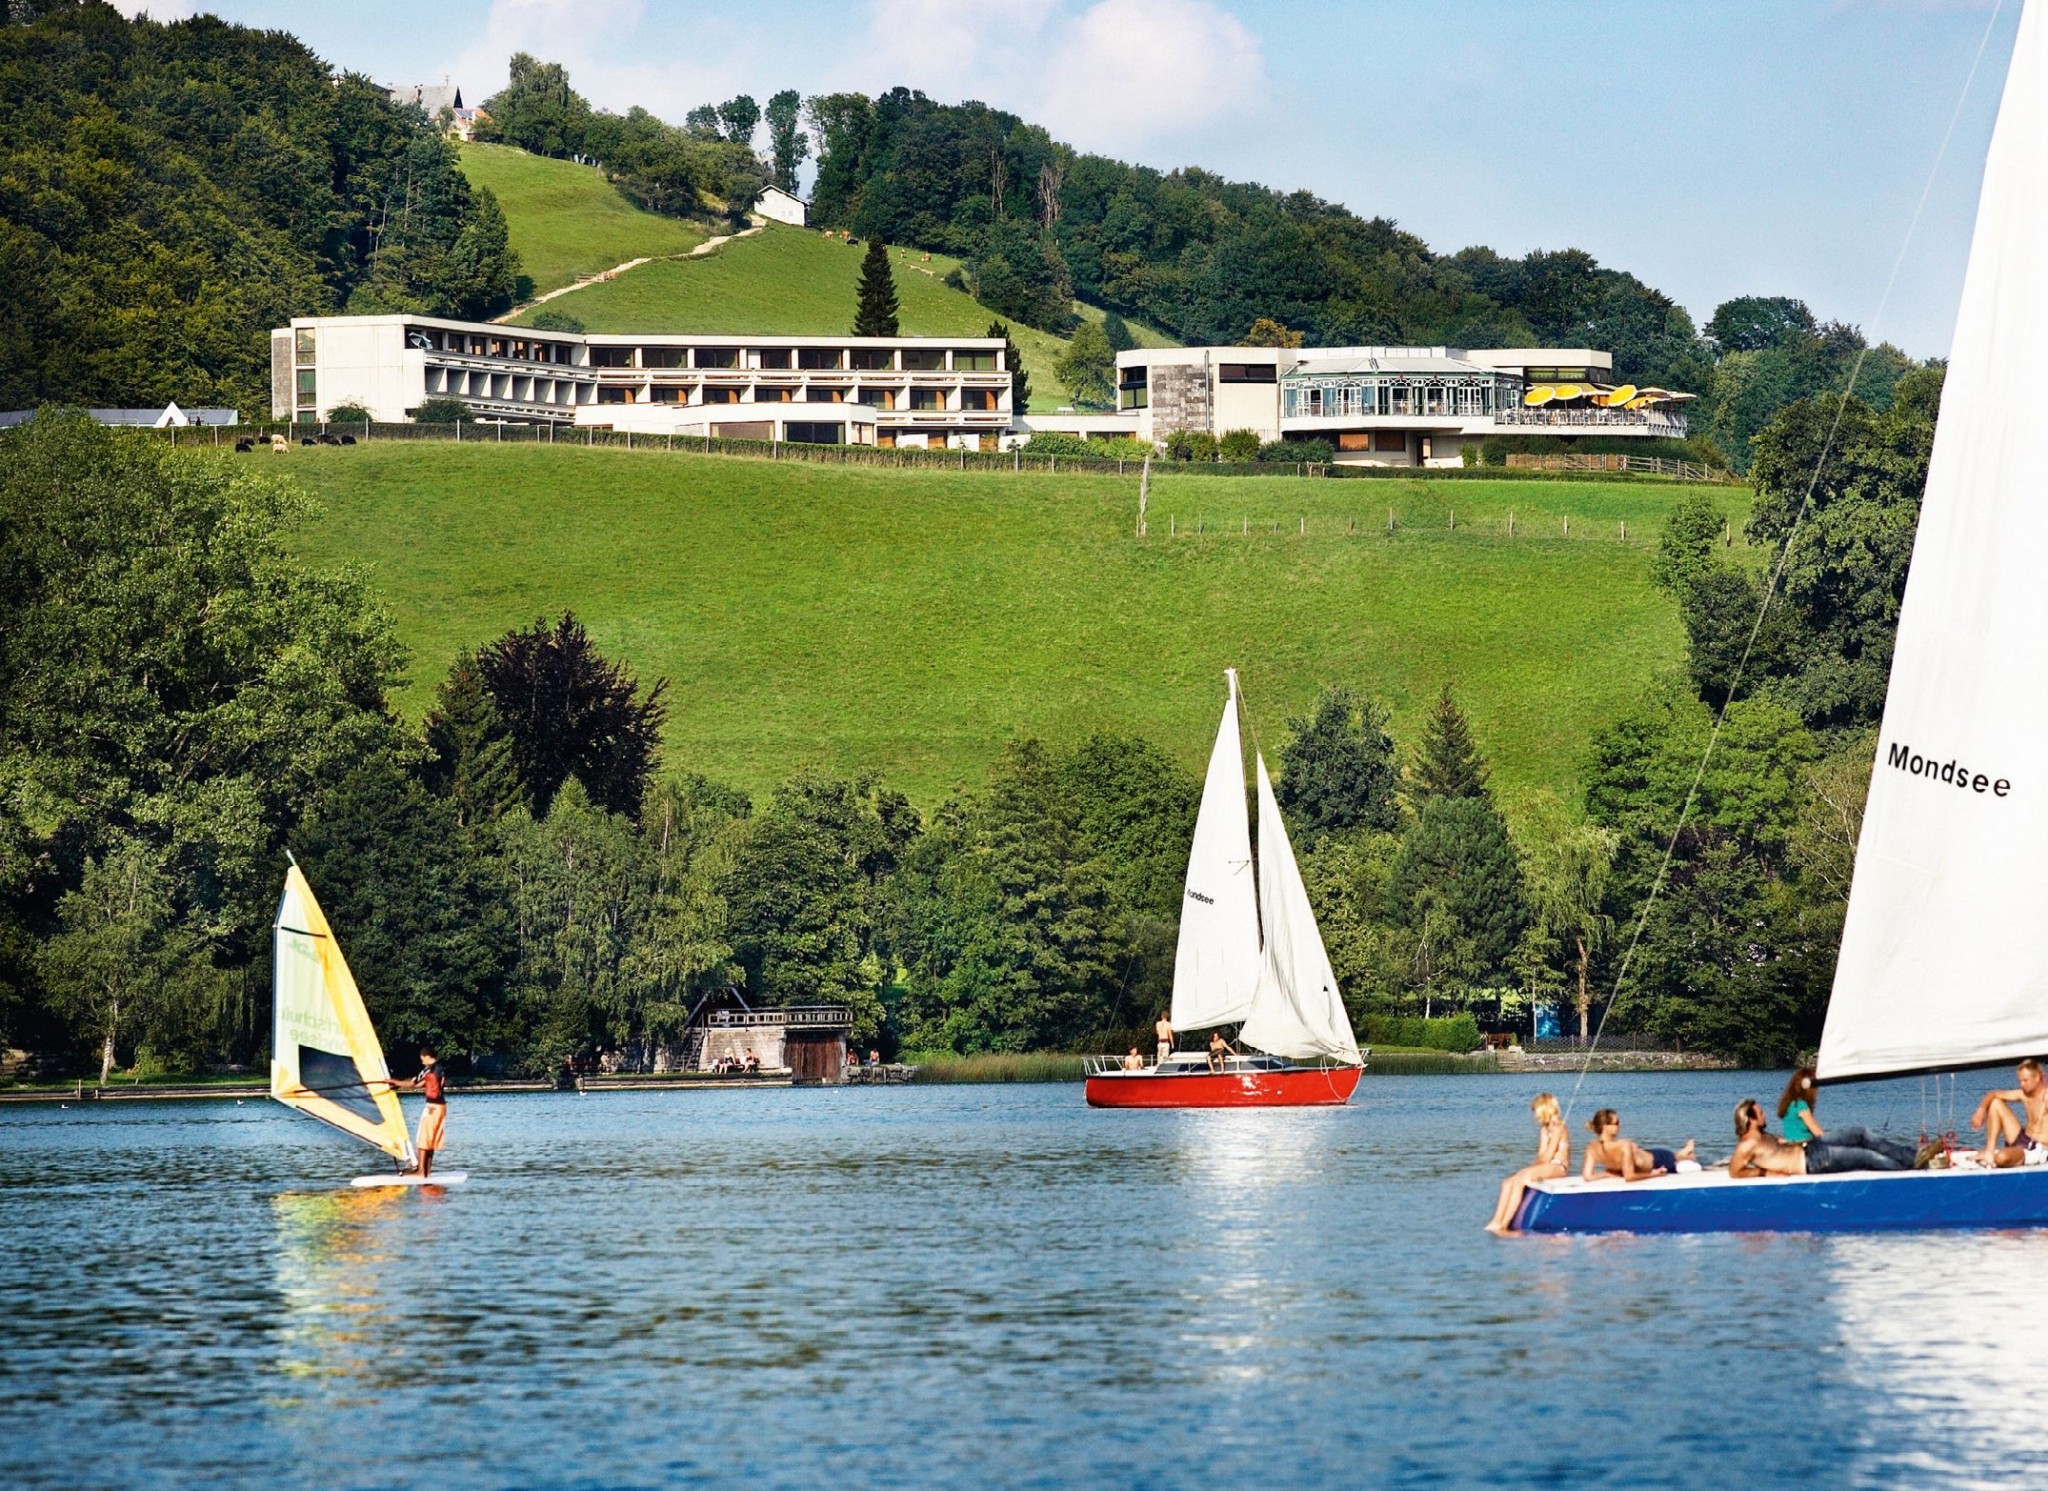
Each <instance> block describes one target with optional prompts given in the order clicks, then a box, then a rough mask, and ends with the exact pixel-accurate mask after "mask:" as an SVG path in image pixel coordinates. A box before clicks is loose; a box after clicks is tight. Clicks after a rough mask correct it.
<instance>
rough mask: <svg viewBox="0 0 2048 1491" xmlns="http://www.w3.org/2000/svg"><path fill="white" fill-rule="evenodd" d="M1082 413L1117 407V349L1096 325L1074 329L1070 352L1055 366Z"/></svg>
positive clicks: (1089, 322) (1080, 326) (1086, 325)
mask: <svg viewBox="0 0 2048 1491" xmlns="http://www.w3.org/2000/svg"><path fill="white" fill-rule="evenodd" d="M1053 371H1054V372H1055V373H1057V374H1058V375H1059V378H1060V381H1061V382H1062V383H1064V384H1066V385H1067V392H1068V393H1069V394H1070V395H1072V397H1073V400H1074V406H1075V407H1076V408H1078V409H1114V408H1115V407H1116V349H1115V348H1114V347H1112V346H1110V344H1109V338H1108V337H1107V336H1105V335H1103V331H1102V328H1101V327H1100V326H1097V325H1096V324H1095V323H1094V322H1092V321H1083V322H1082V323H1081V324H1080V325H1079V326H1077V327H1075V328H1074V335H1073V338H1072V340H1070V341H1069V342H1068V343H1067V349H1066V351H1065V352H1063V353H1062V354H1061V355H1060V359H1059V361H1058V362H1056V363H1054V364H1053Z"/></svg>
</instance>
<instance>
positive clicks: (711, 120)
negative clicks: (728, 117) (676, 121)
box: [683, 104, 725, 140]
mask: <svg viewBox="0 0 2048 1491" xmlns="http://www.w3.org/2000/svg"><path fill="white" fill-rule="evenodd" d="M683 128H684V129H685V130H686V131H687V132H688V133H689V134H691V135H692V136H694V137H695V138H697V139H699V140H722V139H724V138H725V130H724V128H723V126H721V125H720V124H719V122H718V105H717V104H699V105H697V107H696V108H694V109H692V110H690V112H689V113H687V114H685V115H684V116H683Z"/></svg>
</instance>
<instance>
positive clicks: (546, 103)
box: [477, 52, 590, 158]
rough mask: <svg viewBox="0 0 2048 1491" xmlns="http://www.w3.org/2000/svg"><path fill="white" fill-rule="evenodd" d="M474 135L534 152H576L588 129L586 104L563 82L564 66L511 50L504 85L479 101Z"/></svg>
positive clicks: (561, 154)
mask: <svg viewBox="0 0 2048 1491" xmlns="http://www.w3.org/2000/svg"><path fill="white" fill-rule="evenodd" d="M483 112H484V116H485V117H484V119H483V121H482V122H481V123H480V124H479V125H478V127H477V138H478V139H480V140H491V141H495V142H498V143H501V144H505V145H516V146H518V147H519V148H520V149H521V150H530V151H532V152H533V153H534V154H535V155H552V156H556V157H558V158H567V157H568V156H571V155H577V154H580V153H581V152H582V150H583V148H584V146H585V144H586V143H587V140H588V135H589V131H590V104H589V102H588V101H587V100H585V99H584V98H583V96H582V95H581V94H579V93H577V92H576V90H575V89H573V88H571V87H570V86H569V73H568V69H566V68H564V67H563V66H562V65H561V64H560V63H559V62H542V61H541V60H540V59H538V58H537V57H534V56H532V55H531V54H529V53H526V52H514V53H513V54H512V62H511V67H510V77H509V79H508V80H507V82H506V84H505V86H504V88H502V89H501V90H499V91H498V92H497V93H494V94H492V95H491V96H490V97H489V98H487V99H485V100H484V103H483Z"/></svg>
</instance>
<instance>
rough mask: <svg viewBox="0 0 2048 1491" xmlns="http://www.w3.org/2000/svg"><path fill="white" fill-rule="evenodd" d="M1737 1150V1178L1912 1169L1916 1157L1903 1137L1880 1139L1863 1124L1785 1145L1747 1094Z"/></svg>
mask: <svg viewBox="0 0 2048 1491" xmlns="http://www.w3.org/2000/svg"><path fill="white" fill-rule="evenodd" d="M1735 1141H1736V1142H1735V1153H1734V1154H1732V1155H1730V1156H1729V1157H1728V1173H1729V1174H1730V1175H1731V1176H1733V1177H1735V1178H1736V1179H1738V1180H1742V1179H1747V1178H1749V1177H1751V1176H1757V1175H1833V1174H1836V1173H1837V1172H1839V1171H1843V1170H1911V1169H1912V1168H1914V1164H1915V1161H1916V1160H1917V1158H1918V1156H1917V1154H1916V1152H1915V1151H1914V1148H1913V1146H1912V1145H1910V1144H1908V1143H1906V1142H1905V1141H1904V1140H1902V1139H1880V1138H1878V1137H1876V1136H1875V1135H1873V1134H1870V1133H1868V1132H1866V1131H1865V1130H1863V1129H1860V1128H1842V1129H1836V1130H1835V1131H1834V1133H1833V1134H1831V1135H1830V1136H1829V1137H1828V1138H1825V1139H1808V1140H1806V1141H1805V1142H1804V1143H1802V1144H1787V1143H1786V1142H1785V1141H1784V1140H1782V1139H1780V1138H1778V1137H1777V1136H1776V1135H1775V1134H1773V1133H1772V1132H1771V1130H1770V1126H1769V1124H1768V1123H1766V1122H1765V1120H1764V1110H1763V1105H1762V1104H1761V1103H1759V1102H1758V1101H1757V1100H1756V1099H1755V1098H1744V1099H1743V1100H1742V1101H1741V1102H1739V1103H1737V1104H1736V1105H1735Z"/></svg>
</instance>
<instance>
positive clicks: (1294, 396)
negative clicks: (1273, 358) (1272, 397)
mask: <svg viewBox="0 0 2048 1491" xmlns="http://www.w3.org/2000/svg"><path fill="white" fill-rule="evenodd" d="M1497 386H1498V385H1497V383H1496V380H1494V379H1492V378H1467V379H1457V380H1451V381H1445V380H1432V381H1427V382H1420V381H1408V380H1405V379H1399V378H1379V379H1365V380H1361V381H1358V382H1344V383H1314V382H1308V381H1301V382H1293V381H1290V382H1289V383H1288V384H1287V385H1286V386H1285V387H1284V388H1283V389H1282V390H1281V401H1280V417H1281V418H1283V419H1317V418H1322V419H1336V418H1371V417H1374V416H1394V415H1420V416H1424V417H1428V416H1432V415H1434V416H1438V417H1455V416H1459V415H1477V414H1491V413H1493V412H1494V410H1495V408H1497V407H1498V406H1499V405H1498V395H1497V393H1496V388H1497Z"/></svg>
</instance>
